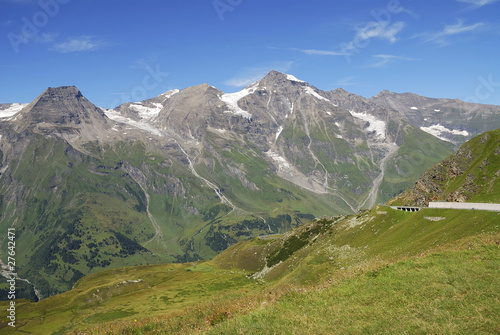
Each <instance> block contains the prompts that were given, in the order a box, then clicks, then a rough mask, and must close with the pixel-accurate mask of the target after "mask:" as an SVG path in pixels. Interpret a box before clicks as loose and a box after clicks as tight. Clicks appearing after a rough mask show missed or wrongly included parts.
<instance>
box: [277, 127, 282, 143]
mask: <svg viewBox="0 0 500 335" xmlns="http://www.w3.org/2000/svg"><path fill="white" fill-rule="evenodd" d="M282 131H283V126H280V127H279V129H278V132H277V133H276V140H278V137H280V135H281V132H282Z"/></svg>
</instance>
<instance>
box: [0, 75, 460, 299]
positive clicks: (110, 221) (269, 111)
mask: <svg viewBox="0 0 500 335" xmlns="http://www.w3.org/2000/svg"><path fill="white" fill-rule="evenodd" d="M55 91H57V89H55ZM59 91H65V92H66V93H65V94H68V96H67V97H66V96H64V97H63V98H62V100H63V101H60V99H59V100H58V98H57V97H58V96H59V97H61V96H63V94H62V92H59V93H61V94H59V93H57V92H54V90H53V89H51V90H49V91H48V92H47V93H50V94H52V95H50V94H49V96H48V97H47V98H50V99H54V100H50V99H49V100H50V101H52V102H50V101H49V102H48V103H47V104H46V105H45V106H43V105H37V104H34V105H33V106H30V107H29V108H26V107H25V108H24V109H22V110H21V112H20V113H21V114H20V115H19V116H18V115H17V114H16V115H13V116H10V117H6V118H0V136H1V137H0V158H1V162H0V173H1V175H0V196H1V197H0V199H1V201H0V209H1V215H0V227H2V228H5V229H7V227H12V226H14V225H16V226H17V227H18V229H19V231H20V235H19V236H18V241H19V244H20V245H24V247H23V248H22V249H20V250H19V253H20V255H21V256H22V257H25V258H26V259H28V260H29V261H27V263H25V264H24V265H23V266H20V269H19V274H20V276H23V277H25V278H28V279H29V280H30V282H33V283H34V284H35V286H36V287H37V289H39V292H41V294H42V295H43V296H45V297H46V296H48V295H52V294H54V293H58V292H61V291H64V290H67V289H68V288H70V287H71V286H72V285H73V284H74V282H75V281H76V280H77V279H78V278H79V277H80V276H82V275H85V274H88V273H92V272H96V271H99V270H102V269H106V268H110V267H113V266H124V265H138V264H141V263H146V264H154V263H159V262H186V261H195V260H199V259H209V258H213V257H214V256H216V255H217V254H218V253H220V252H221V251H222V250H224V249H226V248H227V247H229V246H231V245H233V244H235V243H237V242H238V241H242V240H245V239H248V238H250V237H253V236H257V235H264V234H270V233H282V232H285V231H287V230H289V229H290V228H292V227H294V226H297V225H299V224H301V223H304V221H305V220H310V219H312V218H314V217H321V216H323V215H328V216H333V215H338V214H347V213H353V212H357V211H358V210H359V209H362V208H369V207H371V206H372V205H374V204H376V203H380V202H385V201H387V200H388V199H390V198H391V197H393V196H394V195H396V194H398V193H399V192H401V191H402V190H404V189H406V188H407V187H409V186H411V185H412V184H413V183H414V182H415V181H416V180H417V179H418V177H419V176H420V175H421V174H422V173H423V172H424V171H425V170H426V169H427V168H428V167H430V166H432V165H433V164H435V163H436V162H438V161H440V160H441V159H443V158H444V157H446V156H448V155H449V154H451V152H452V147H453V146H452V144H451V143H449V142H446V141H442V140H440V139H438V138H436V137H434V136H432V135H430V134H428V133H426V132H424V131H422V130H420V129H419V128H418V127H416V126H414V125H412V124H411V123H410V122H409V121H407V120H406V119H404V118H403V117H402V116H401V115H400V114H399V113H398V112H397V111H395V110H392V109H388V108H384V107H380V106H378V105H376V104H373V103H371V102H370V101H369V100H367V99H365V98H362V97H359V96H357V95H354V94H350V93H348V92H347V91H341V90H337V91H333V92H326V91H322V90H319V89H317V88H315V87H314V86H312V85H309V84H308V83H306V82H303V81H300V80H299V79H297V78H295V77H293V76H291V75H287V74H283V73H279V72H270V73H269V74H268V75H267V76H266V77H264V78H263V79H262V80H261V81H258V82H256V83H254V84H251V85H249V86H247V87H246V88H245V89H243V90H241V91H239V92H235V93H224V92H222V91H220V90H218V89H216V88H214V87H212V86H210V85H208V84H202V85H198V86H195V87H191V88H187V89H184V90H179V91H176V90H173V91H169V92H166V93H164V94H162V95H159V96H158V97H155V98H152V99H148V100H145V101H143V102H134V103H127V104H123V105H121V106H118V107H117V108H115V109H112V110H107V109H102V108H99V107H97V106H94V105H93V104H92V103H91V102H89V101H88V100H87V99H85V98H84V97H83V95H82V96H80V94H81V92H80V91H78V89H76V88H73V87H66V88H60V89H59ZM56 93H57V94H56ZM42 96H43V94H42ZM44 99H45V98H44ZM44 99H42V100H44ZM65 100H66V101H65ZM35 105H36V106H35ZM53 106H59V107H57V108H55V109H54V108H53ZM37 109H38V110H37ZM52 109H54V113H52V117H53V119H51V118H49V119H48V120H44V119H43V118H42V116H44V115H45V114H46V113H45V112H47V111H50V110H52ZM28 111H29V112H34V114H33V116H36V117H40V119H37V118H35V119H34V120H40V121H42V120H43V121H50V122H39V123H37V122H32V123H29V122H27V121H26V119H25V114H26V115H28V116H29V113H28ZM44 113H45V114H44ZM18 117H19V119H18ZM30 117H31V116H30ZM28 119H29V118H28ZM28 121H29V120H28ZM87 121H88V123H87ZM26 125H28V126H29V127H27V126H26ZM75 241H76V242H75ZM4 248H5V244H3V245H2V250H3V252H5V249H4ZM101 250H102V252H100V251H101ZM48 279H49V280H48Z"/></svg>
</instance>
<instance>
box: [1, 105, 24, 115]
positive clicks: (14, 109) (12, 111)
mask: <svg viewBox="0 0 500 335" xmlns="http://www.w3.org/2000/svg"><path fill="white" fill-rule="evenodd" d="M27 105H28V104H19V103H14V104H11V105H10V106H9V107H8V108H6V109H3V110H0V118H6V117H11V116H14V115H16V114H17V112H19V111H20V110H21V109H23V108H24V107H26V106H27Z"/></svg>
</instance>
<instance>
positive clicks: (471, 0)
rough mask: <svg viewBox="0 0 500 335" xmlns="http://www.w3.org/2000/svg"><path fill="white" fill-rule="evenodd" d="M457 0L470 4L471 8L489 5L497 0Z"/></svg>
mask: <svg viewBox="0 0 500 335" xmlns="http://www.w3.org/2000/svg"><path fill="white" fill-rule="evenodd" d="M457 1H458V2H462V3H468V4H470V5H472V7H473V8H480V7H483V6H486V5H491V4H493V3H495V2H498V1H499V0H457Z"/></svg>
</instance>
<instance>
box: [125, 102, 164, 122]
mask: <svg viewBox="0 0 500 335" xmlns="http://www.w3.org/2000/svg"><path fill="white" fill-rule="evenodd" d="M151 104H152V105H153V106H154V107H146V106H144V105H140V104H138V103H131V104H130V105H129V107H130V109H132V110H135V111H136V112H138V113H139V116H140V117H141V119H151V118H153V117H155V116H156V115H158V113H160V111H161V109H162V108H163V105H162V104H160V103H157V102H156V103H155V102H154V103H151Z"/></svg>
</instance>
